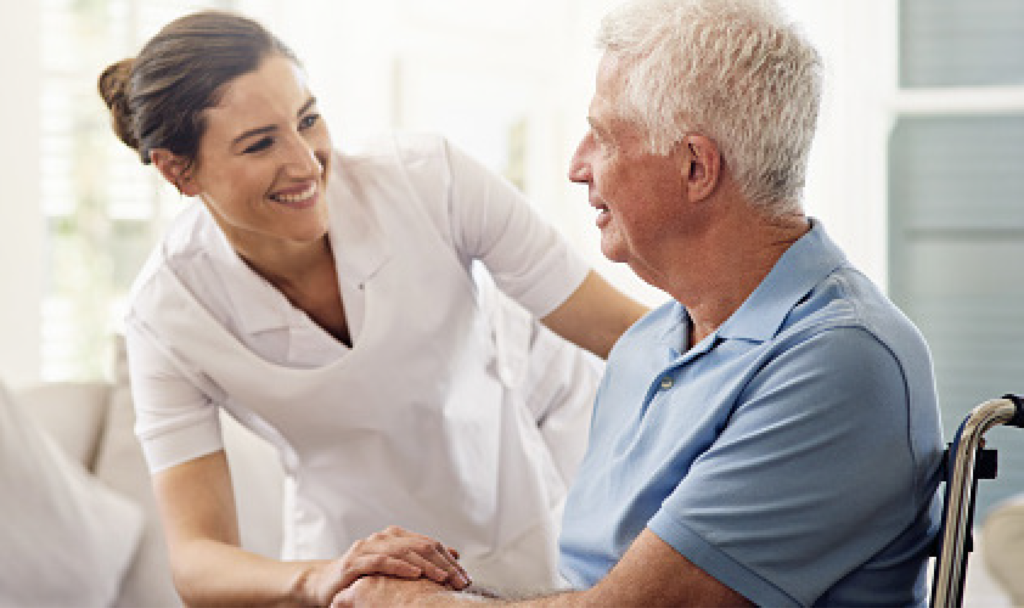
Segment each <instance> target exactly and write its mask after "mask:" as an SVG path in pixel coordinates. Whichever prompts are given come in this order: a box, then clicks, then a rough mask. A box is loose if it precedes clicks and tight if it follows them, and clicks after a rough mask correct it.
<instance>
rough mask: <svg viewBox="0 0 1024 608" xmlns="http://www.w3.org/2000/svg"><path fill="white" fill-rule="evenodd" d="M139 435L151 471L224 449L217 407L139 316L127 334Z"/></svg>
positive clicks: (129, 321) (131, 319)
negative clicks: (146, 327)
mask: <svg viewBox="0 0 1024 608" xmlns="http://www.w3.org/2000/svg"><path fill="white" fill-rule="evenodd" d="M125 340H126V345H127V348H128V369H129V377H130V378H131V391H132V400H133V401H134V403H135V413H136V421H135V434H136V435H137V436H138V438H139V441H140V442H141V444H142V449H143V453H144V454H145V456H146V462H147V464H148V465H149V470H150V472H153V473H155V472H157V471H161V470H163V469H167V468H170V467H172V466H174V465H177V464H181V463H183V462H187V461H189V460H192V459H194V458H198V457H200V456H204V455H206V454H210V453H213V452H216V451H219V450H222V449H223V441H222V439H221V430H220V418H219V417H218V407H217V405H216V404H214V403H213V402H212V401H211V400H210V398H209V397H208V396H207V395H206V394H205V393H204V392H203V391H202V390H200V388H199V387H198V386H197V384H196V382H195V381H194V380H193V379H190V378H189V377H188V375H187V374H186V373H185V371H184V370H182V369H181V365H180V363H176V362H175V359H174V358H173V356H172V355H171V354H170V353H167V352H165V350H164V349H163V348H161V347H160V346H159V344H158V341H157V340H156V339H155V338H154V337H153V336H152V335H150V334H149V333H148V332H147V331H146V329H145V327H144V325H143V324H142V322H141V321H140V320H139V319H138V318H134V317H133V316H129V318H128V320H127V324H126V330H125Z"/></svg>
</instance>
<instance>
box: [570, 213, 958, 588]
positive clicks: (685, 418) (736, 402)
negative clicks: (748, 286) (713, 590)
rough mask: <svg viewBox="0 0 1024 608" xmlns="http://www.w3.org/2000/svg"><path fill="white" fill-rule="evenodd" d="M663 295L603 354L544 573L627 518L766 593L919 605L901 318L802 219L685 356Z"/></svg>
mask: <svg viewBox="0 0 1024 608" xmlns="http://www.w3.org/2000/svg"><path fill="white" fill-rule="evenodd" d="M689 327H690V319H689V316H688V314H687V311H686V309H685V308H684V307H682V306H681V305H680V304H678V303H677V302H670V303H668V304H666V305H664V306H662V307H661V308H659V309H657V310H655V311H653V312H651V313H650V314H649V315H647V316H646V317H644V318H643V319H642V320H641V321H639V322H638V323H637V324H636V325H635V326H634V327H633V328H631V329H630V331H629V332H627V333H626V334H625V335H624V336H623V337H622V339H621V340H620V341H619V342H618V344H617V345H616V346H615V348H614V349H613V351H612V353H611V355H610V357H609V359H608V365H607V369H606V373H605V377H604V380H603V383H602V385H601V388H600V391H599V393H598V397H597V401H596V405H595V411H594V420H593V425H592V428H591V433H590V447H589V449H588V452H587V455H586V457H585V459H584V461H583V464H582V465H581V468H580V470H579V473H578V476H577V479H576V482H575V484H574V486H573V488H572V490H571V492H570V495H569V499H568V503H567V505H566V508H565V516H564V522H563V531H562V536H561V540H560V548H561V559H562V562H561V567H562V573H563V575H564V576H565V577H566V578H567V579H568V580H569V582H570V583H572V584H573V585H574V586H576V587H580V588H583V587H589V586H592V585H594V584H595V583H596V582H597V581H598V580H600V579H601V578H602V577H603V576H604V575H605V574H607V572H608V571H609V570H610V569H611V567H612V566H614V565H615V564H616V563H617V562H618V560H619V558H620V557H621V556H622V555H623V554H624V553H625V552H626V550H627V549H628V548H629V545H630V544H631V543H632V542H633V540H634V539H635V538H636V537H637V535H638V534H639V533H640V532H641V531H642V530H643V529H644V528H645V527H647V528H650V530H651V531H652V532H654V533H655V534H656V535H658V536H659V537H660V538H661V539H662V540H664V541H665V542H667V543H668V544H669V545H671V546H672V547H674V548H675V549H676V550H677V551H679V553H680V554H682V555H683V556H685V557H686V558H687V559H689V560H690V561H691V562H693V563H694V564H696V565H697V566H699V567H700V568H702V569H703V570H704V571H705V572H707V573H708V574H710V575H711V576H714V577H715V578H716V579H718V580H719V581H721V582H722V583H723V584H725V585H727V586H728V587H730V588H732V589H734V590H735V591H737V592H738V593H740V594H742V595H744V596H745V597H747V598H748V599H750V600H751V601H753V602H755V603H757V604H759V605H765V606H810V605H830V606H839V605H842V606H854V605H861V606H864V605H874V606H910V605H924V604H925V602H926V597H925V570H926V555H925V554H926V548H927V545H928V543H929V541H930V539H931V537H932V535H933V534H934V531H935V528H937V525H938V514H939V501H938V499H937V493H936V488H937V485H938V482H939V477H938V470H939V462H940V460H941V455H942V449H943V443H942V431H941V429H940V425H939V414H938V408H937V404H936V397H935V388H934V380H933V377H932V366H931V358H930V355H929V352H928V348H927V346H926V345H925V342H924V340H923V339H922V337H921V335H920V333H919V332H918V331H917V329H916V328H915V327H914V325H913V324H912V323H911V322H910V321H909V320H908V319H907V318H906V317H905V316H904V315H903V314H902V313H901V312H900V311H899V310H898V309H897V308H896V307H895V306H894V305H893V304H892V303H891V302H889V300H888V299H887V298H886V297H885V296H884V295H883V294H882V293H881V292H880V291H879V290H878V289H877V288H876V287H875V286H874V285H873V284H872V283H871V282H870V281H869V280H868V279H867V278H866V277H865V276H864V275H862V274H861V273H860V272H858V271H857V270H856V269H854V268H853V267H852V266H851V265H850V264H849V262H847V261H846V259H845V257H844V256H843V254H842V252H841V251H840V250H839V249H838V248H837V247H836V246H835V245H834V244H833V243H832V242H831V240H830V239H829V238H828V237H827V236H826V234H825V232H824V230H823V229H822V227H821V225H820V224H819V223H818V222H816V221H812V229H811V230H810V231H809V232H808V233H807V234H805V235H804V236H803V237H802V238H801V239H800V240H798V241H797V242H796V243H795V244H793V245H792V246H791V247H790V248H789V250H788V251H786V253H785V254H784V255H783V256H782V257H781V258H780V259H779V261H778V262H777V263H776V265H775V267H774V268H773V269H772V271H771V272H770V273H769V274H768V276H767V277H766V278H765V279H764V281H763V282H762V283H761V285H759V286H758V288H757V289H756V290H755V291H754V292H753V293H752V294H751V295H750V297H749V298H748V299H747V300H746V301H745V302H744V303H743V305H742V306H741V307H740V308H739V309H738V310H737V311H736V312H735V313H734V314H733V315H732V316H731V317H730V318H729V319H728V320H727V321H726V322H725V323H724V324H722V326H721V327H719V328H718V330H717V331H716V332H715V333H713V334H712V335H709V336H708V337H707V338H705V339H704V340H703V341H701V342H700V343H699V344H697V345H695V346H694V347H693V348H691V349H689V350H685V344H686V340H687V338H686V337H687V335H688V331H689Z"/></svg>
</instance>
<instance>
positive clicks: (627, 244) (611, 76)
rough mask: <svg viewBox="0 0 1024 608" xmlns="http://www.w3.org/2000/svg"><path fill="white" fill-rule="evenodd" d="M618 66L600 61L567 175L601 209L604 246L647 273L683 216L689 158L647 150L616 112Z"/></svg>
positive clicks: (607, 254) (656, 265) (610, 256)
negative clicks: (581, 134)
mask: <svg viewBox="0 0 1024 608" xmlns="http://www.w3.org/2000/svg"><path fill="white" fill-rule="evenodd" d="M618 67H619V66H618V62H617V60H616V59H615V58H614V57H610V56H608V55H606V56H605V57H604V59H602V61H601V64H600V67H599V68H598V73H597V88H596V90H595V92H594V97H593V99H592V101H591V103H590V110H589V115H588V117H587V120H588V122H589V123H590V129H589V130H588V131H587V134H586V135H585V136H584V137H583V139H582V141H580V143H579V146H578V147H577V149H576V153H575V154H574V155H573V158H572V163H571V166H570V168H569V179H570V180H572V181H574V182H576V183H579V184H586V185H587V188H588V191H589V199H590V204H591V205H592V206H593V207H595V208H597V209H598V210H599V213H598V216H597V222H596V223H597V227H598V228H599V229H600V230H601V252H602V253H604V255H605V257H607V258H608V259H610V260H612V261H613V262H624V263H627V264H629V265H630V266H631V267H632V268H633V270H634V271H636V272H637V273H638V274H640V275H641V276H645V275H648V274H649V272H650V271H651V270H657V269H658V268H659V267H661V263H660V262H659V253H661V254H664V253H665V251H664V248H663V247H660V246H659V245H660V244H661V243H663V242H665V239H666V238H668V237H669V236H670V235H671V234H672V232H673V231H672V228H673V226H675V225H676V224H677V223H678V221H679V218H678V217H676V216H675V214H676V213H677V212H679V211H681V210H680V209H679V208H680V207H681V205H680V204H679V203H680V202H682V201H683V197H684V196H685V194H686V193H685V189H684V188H685V179H686V167H688V162H687V159H686V158H684V155H682V154H680V153H679V152H678V151H676V150H673V151H672V152H670V153H669V154H668V155H666V156H658V155H655V154H651V153H649V152H647V151H646V149H645V146H644V139H643V135H642V134H641V132H640V130H639V129H638V128H637V127H636V126H635V125H632V124H630V123H628V122H626V121H624V120H622V119H621V118H619V117H618V115H617V114H616V112H615V105H614V102H615V99H616V98H617V96H618V95H619V93H620V91H621V88H622V84H621V80H622V77H621V76H620V74H619V69H618Z"/></svg>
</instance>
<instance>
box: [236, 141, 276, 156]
mask: <svg viewBox="0 0 1024 608" xmlns="http://www.w3.org/2000/svg"><path fill="white" fill-rule="evenodd" d="M273 143H274V140H272V139H271V138H269V137H264V138H263V139H261V140H259V141H257V142H256V143H254V144H253V145H251V146H249V147H248V148H246V149H245V150H243V152H244V153H245V154H252V153H253V152H260V151H262V150H266V149H267V148H269V147H270V145H271V144H273Z"/></svg>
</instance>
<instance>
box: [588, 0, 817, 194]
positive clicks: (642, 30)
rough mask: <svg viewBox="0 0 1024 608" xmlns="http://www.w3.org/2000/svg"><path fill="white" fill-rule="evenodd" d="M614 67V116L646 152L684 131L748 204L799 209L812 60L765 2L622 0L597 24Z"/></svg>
mask: <svg viewBox="0 0 1024 608" xmlns="http://www.w3.org/2000/svg"><path fill="white" fill-rule="evenodd" d="M597 42H598V47H599V48H600V49H601V50H603V51H604V52H605V53H606V54H608V55H610V56H612V57H614V58H615V59H616V60H617V61H618V64H619V66H620V68H619V69H620V70H621V72H620V74H619V76H620V78H621V79H622V80H621V82H622V83H623V89H622V90H621V92H620V95H619V97H618V99H615V100H613V103H614V104H615V107H616V111H617V113H618V117H619V118H620V119H622V120H626V121H628V122H630V123H632V124H634V125H636V126H637V127H638V128H639V129H640V130H641V133H643V134H644V135H645V136H646V141H647V147H648V149H649V151H650V152H652V153H654V154H667V153H669V152H670V151H671V150H672V148H673V147H674V146H675V145H677V144H678V143H679V142H680V141H681V140H682V139H683V137H685V136H686V135H688V134H693V133H700V134H702V135H705V136H707V137H710V138H711V139H712V140H714V141H715V143H716V144H717V145H718V147H719V149H720V151H721V153H722V157H723V159H724V163H725V164H726V166H728V167H729V168H730V170H731V172H732V175H733V176H734V177H735V179H736V181H737V182H738V184H739V187H740V188H741V190H742V191H743V193H744V194H745V195H746V196H747V197H748V199H749V200H750V201H751V203H752V204H754V205H758V206H760V207H763V208H764V209H765V210H767V211H769V212H772V213H775V214H783V213H789V212H794V211H800V210H801V204H800V198H801V193H802V190H803V186H804V180H805V175H806V168H807V158H808V155H809V153H810V148H811V141H812V140H813V138H814V131H815V125H816V123H817V116H818V107H819V105H820V99H821V86H822V84H821V81H822V62H821V57H820V56H819V55H818V53H817V51H816V50H815V49H814V48H813V47H812V46H811V45H810V43H809V42H808V41H807V39H806V38H805V37H804V35H803V34H802V32H801V31H799V29H798V28H797V27H796V26H795V25H794V24H793V23H792V22H789V21H787V20H786V18H785V15H784V14H783V12H782V10H781V9H780V8H779V6H778V5H777V4H776V3H775V2H774V1H772V0H631V1H629V2H627V3H626V4H624V5H622V6H620V7H619V8H617V9H616V10H614V11H613V12H612V13H610V14H609V15H608V16H607V17H605V19H604V21H603V22H602V23H601V28H600V31H599V33H598V38H597Z"/></svg>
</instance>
